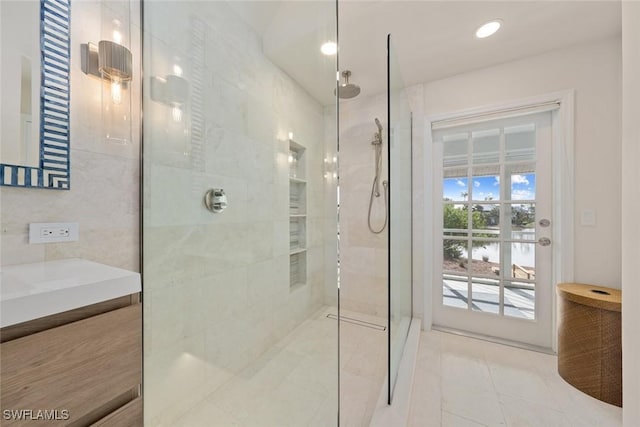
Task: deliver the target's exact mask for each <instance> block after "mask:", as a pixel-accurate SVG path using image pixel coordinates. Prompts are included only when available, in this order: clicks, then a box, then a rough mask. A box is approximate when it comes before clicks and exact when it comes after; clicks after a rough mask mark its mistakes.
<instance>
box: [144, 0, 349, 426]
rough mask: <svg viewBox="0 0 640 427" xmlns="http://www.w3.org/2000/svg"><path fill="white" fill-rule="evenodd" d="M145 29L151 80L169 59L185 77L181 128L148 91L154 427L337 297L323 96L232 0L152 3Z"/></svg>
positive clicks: (147, 261) (149, 414)
mask: <svg viewBox="0 0 640 427" xmlns="http://www.w3.org/2000/svg"><path fill="white" fill-rule="evenodd" d="M169 27H170V28H171V29H172V31H166V28H169ZM145 28H146V30H145V31H147V32H146V33H145V49H146V52H145V61H146V64H148V65H147V66H146V67H145V74H146V76H147V78H149V77H152V76H153V77H155V76H159V77H165V76H167V75H168V74H175V66H178V67H179V68H180V69H181V71H182V73H183V74H182V76H183V77H184V78H185V79H186V80H187V81H188V82H189V85H190V100H189V102H188V103H187V105H186V106H185V114H184V115H183V118H182V119H183V120H184V121H185V122H184V125H181V127H180V126H178V128H177V129H176V127H175V125H174V124H170V121H171V116H170V114H171V108H170V107H169V106H166V105H163V104H161V103H158V102H155V101H153V100H151V99H149V98H145V100H144V107H145V130H144V131H145V138H146V139H145V152H144V156H145V168H144V177H143V180H144V200H143V203H144V230H143V232H144V236H145V239H144V248H143V253H144V262H143V263H144V283H145V300H144V307H145V343H144V344H145V361H144V362H145V372H146V376H145V394H146V400H145V402H146V404H145V419H146V422H147V424H148V425H153V426H161V425H172V423H173V422H174V420H175V419H176V418H177V417H179V416H181V415H182V414H184V413H185V412H186V411H188V410H189V408H190V405H193V404H194V403H195V402H197V401H198V400H199V399H201V398H204V397H206V396H207V395H208V394H209V393H213V392H215V391H216V390H218V392H224V390H225V389H224V387H225V385H224V384H225V383H227V382H228V381H229V380H230V379H233V378H236V380H237V379H238V378H237V375H238V374H239V373H240V372H242V370H243V368H245V367H246V366H247V365H249V364H250V363H252V362H253V361H255V360H256V359H257V358H259V357H260V356H261V355H262V354H264V353H265V351H267V350H268V349H269V348H270V347H272V346H273V345H274V344H275V343H276V342H278V340H280V339H282V338H283V337H284V336H286V335H287V334H288V333H289V332H290V331H291V330H293V329H294V328H295V327H297V326H298V325H299V324H300V323H301V322H302V321H303V320H304V319H306V318H308V317H309V316H310V315H311V314H312V313H314V312H315V311H317V310H318V309H319V308H320V307H321V306H322V305H323V304H324V303H325V301H332V300H335V293H336V292H337V291H336V286H335V271H334V273H333V276H331V269H330V268H328V267H326V265H327V264H328V263H329V261H328V260H325V256H327V257H330V255H331V250H330V248H331V247H333V250H334V253H335V247H336V243H335V241H336V240H335V239H336V238H335V235H336V234H335V209H334V210H333V211H332V210H331V209H328V208H326V205H325V198H326V197H327V195H330V194H331V192H332V190H331V185H332V184H331V181H330V180H328V179H326V178H324V161H323V160H324V158H325V156H326V153H325V147H324V130H325V129H324V128H325V123H324V115H323V114H324V112H323V108H322V106H321V105H320V104H319V103H318V102H316V101H315V100H314V99H313V98H311V97H310V96H309V95H308V94H307V93H306V92H305V91H304V90H303V89H302V88H301V87H300V86H299V85H298V84H297V83H296V82H295V81H293V80H292V79H291V78H290V77H289V76H288V75H286V74H285V73H284V72H283V71H281V70H280V69H279V68H277V67H276V66H275V65H273V64H272V63H271V62H270V61H269V60H268V59H267V58H266V57H265V56H264V54H263V51H262V41H261V39H260V37H259V36H258V35H256V34H255V33H254V32H253V31H252V30H251V29H250V28H249V27H248V26H247V25H245V23H244V22H243V21H242V20H241V19H240V18H239V17H238V16H237V15H236V14H235V12H234V11H233V9H232V8H231V7H230V6H229V4H228V3H226V2H194V3H189V2H151V3H149V4H148V5H145ZM289 132H291V133H293V139H294V140H295V141H296V142H297V143H298V144H300V145H302V146H304V147H305V154H304V158H305V162H306V180H307V184H306V201H307V202H306V203H307V218H306V229H307V245H306V246H307V252H306V265H307V283H306V284H305V285H303V286H300V287H296V288H290V284H289V185H290V183H289V162H288V156H289V141H288V134H289ZM209 188H223V189H224V190H225V192H226V194H227V197H228V208H227V209H226V210H225V211H224V212H223V213H220V214H214V213H211V212H209V211H208V210H206V209H205V207H204V206H203V195H204V193H205V191H206V190H207V189H209ZM334 206H335V205H334ZM331 227H333V234H330V236H331V238H329V239H327V238H326V237H325V234H326V233H327V230H330V229H331ZM334 266H335V263H334ZM334 270H335V268H334ZM325 275H326V277H327V280H326V281H325ZM331 280H333V285H332V286H330V285H329V284H327V283H328V282H330V281H331ZM331 287H332V288H333V296H332V295H331V292H330V291H325V289H330V288H331ZM327 294H328V296H327ZM240 379H242V378H240Z"/></svg>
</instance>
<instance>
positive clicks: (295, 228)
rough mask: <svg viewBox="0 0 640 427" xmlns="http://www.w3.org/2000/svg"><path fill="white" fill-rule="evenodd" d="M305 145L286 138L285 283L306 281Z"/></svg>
mask: <svg viewBox="0 0 640 427" xmlns="http://www.w3.org/2000/svg"><path fill="white" fill-rule="evenodd" d="M305 163H306V162H305V148H304V147H303V146H302V145H300V144H298V143H297V142H295V141H293V140H291V139H290V140H289V287H290V288H291V289H293V288H296V287H298V286H302V285H304V284H305V283H307V181H306V175H305V172H306V164H305Z"/></svg>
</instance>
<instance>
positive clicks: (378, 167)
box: [367, 117, 389, 234]
mask: <svg viewBox="0 0 640 427" xmlns="http://www.w3.org/2000/svg"><path fill="white" fill-rule="evenodd" d="M375 122H376V126H377V127H378V132H376V133H375V134H374V135H373V141H371V145H373V147H374V150H375V154H376V160H375V175H374V177H373V185H372V186H371V196H370V197H369V213H368V215H367V225H368V226H369V230H370V231H371V232H372V233H374V234H380V233H382V230H384V229H385V228H386V226H387V220H388V216H389V215H388V212H387V204H388V200H387V199H388V196H387V192H388V190H389V183H388V182H387V181H386V180H385V181H382V187H383V188H384V224H382V228H380V229H379V230H375V229H374V228H373V226H372V225H371V208H372V207H373V199H374V197H375V198H378V197H380V174H381V173H382V124H381V123H380V120H378V118H377V117H376V118H375Z"/></svg>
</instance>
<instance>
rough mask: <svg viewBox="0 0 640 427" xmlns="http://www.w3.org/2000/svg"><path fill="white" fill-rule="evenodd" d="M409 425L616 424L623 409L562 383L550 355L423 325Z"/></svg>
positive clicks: (582, 426)
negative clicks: (448, 332)
mask: <svg viewBox="0 0 640 427" xmlns="http://www.w3.org/2000/svg"><path fill="white" fill-rule="evenodd" d="M409 425H410V426H412V427H414V426H415V427H417V426H420V427H432V426H443V427H449V426H461V427H462V426H470V427H472V426H476V427H477V426H540V427H552V426H569V427H571V426H573V427H591V426H594V427H595V426H598V427H614V426H621V425H622V410H621V409H620V408H618V407H616V406H612V405H608V404H606V403H602V402H600V401H598V400H596V399H594V398H592V397H590V396H588V395H586V394H584V393H581V392H580V391H578V390H576V389H574V388H573V387H572V386H570V385H569V384H567V383H566V382H564V380H562V378H560V376H559V375H558V373H557V371H556V357H555V356H551V355H546V354H542V353H536V352H532V351H527V350H522V349H518V348H514V347H508V346H504V345H500V344H494V343H490V342H485V341H480V340H476V339H472V338H465V337H460V336H457V335H453V334H447V333H442V332H436V331H429V332H422V333H421V337H420V348H419V350H418V360H417V363H416V370H415V374H414V385H413V395H412V403H411V413H410V418H409ZM394 427H395V426H394Z"/></svg>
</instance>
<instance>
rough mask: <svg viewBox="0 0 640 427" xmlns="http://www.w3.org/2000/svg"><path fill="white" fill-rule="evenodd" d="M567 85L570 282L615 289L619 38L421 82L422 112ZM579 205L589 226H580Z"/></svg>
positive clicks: (617, 285)
mask: <svg viewBox="0 0 640 427" xmlns="http://www.w3.org/2000/svg"><path fill="white" fill-rule="evenodd" d="M567 89H575V203H574V211H575V218H574V222H575V232H574V239H575V240H574V241H575V271H574V278H575V280H576V281H579V282H585V283H594V284H600V285H603V286H610V287H614V288H620V280H621V276H620V265H621V264H620V257H621V253H620V238H621V231H620V230H621V228H620V227H621V225H620V203H621V189H620V187H621V179H620V159H621V157H620V156H621V154H620V152H621V151H620V150H621V146H620V138H621V133H620V118H621V108H620V105H621V47H620V38H618V37H616V38H612V39H607V40H603V41H599V42H595V43H590V44H585V45H578V46H575V47H571V48H568V49H562V50H558V51H554V52H550V53H547V54H544V55H539V56H535V57H531V58H526V59H523V60H519V61H514V62H509V63H506V64H502V65H498V66H495V67H490V68H486V69H482V70H478V71H474V72H470V73H465V74H461V75H458V76H453V77H450V78H447V79H443V80H439V81H435V82H431V83H427V84H426V85H425V89H424V96H425V113H426V115H427V116H430V115H437V114H443V113H447V112H455V111H460V110H464V109H468V108H472V107H479V106H484V105H490V104H498V103H501V102H509V101H516V100H518V99H523V98H527V97H532V96H536V95H542V94H546V93H551V92H557V91H563V90H567ZM584 209H593V210H595V212H596V217H597V223H596V225H595V226H593V227H587V226H582V225H580V213H581V211H582V210H584Z"/></svg>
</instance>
